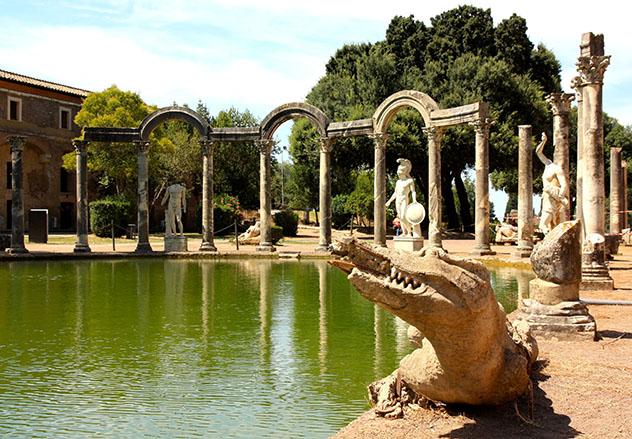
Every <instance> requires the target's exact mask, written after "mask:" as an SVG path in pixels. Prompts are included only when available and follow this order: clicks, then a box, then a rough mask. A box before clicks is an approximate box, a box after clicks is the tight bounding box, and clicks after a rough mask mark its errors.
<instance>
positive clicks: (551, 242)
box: [531, 220, 582, 284]
mask: <svg viewBox="0 0 632 439" xmlns="http://www.w3.org/2000/svg"><path fill="white" fill-rule="evenodd" d="M580 238H581V225H580V223H579V221H577V220H575V221H565V222H563V223H561V224H558V225H557V226H556V227H555V228H554V229H553V230H551V231H550V232H549V233H548V234H547V235H546V236H545V238H544V239H543V240H542V241H540V242H539V243H538V244H536V246H535V247H534V248H533V253H532V254H531V265H532V266H533V271H534V272H535V274H536V275H537V276H538V278H540V279H543V280H545V281H548V282H553V283H556V284H576V283H578V282H579V281H580V280H581V274H582V266H581V265H582V252H581V243H580Z"/></svg>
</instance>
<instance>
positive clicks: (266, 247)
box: [257, 242, 276, 252]
mask: <svg viewBox="0 0 632 439" xmlns="http://www.w3.org/2000/svg"><path fill="white" fill-rule="evenodd" d="M257 251H258V252H274V251H276V248H275V247H274V246H273V245H272V243H271V242H262V243H260V244H259V247H257Z"/></svg>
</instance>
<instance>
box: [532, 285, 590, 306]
mask: <svg viewBox="0 0 632 439" xmlns="http://www.w3.org/2000/svg"><path fill="white" fill-rule="evenodd" d="M529 297H530V298H531V299H534V300H537V301H538V302H540V303H542V304H544V305H556V304H558V303H560V302H570V301H576V300H579V282H575V283H571V284H556V283H553V282H547V281H545V280H543V279H533V280H531V281H530V282H529Z"/></svg>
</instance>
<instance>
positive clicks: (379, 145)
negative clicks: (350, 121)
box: [370, 133, 388, 247]
mask: <svg viewBox="0 0 632 439" xmlns="http://www.w3.org/2000/svg"><path fill="white" fill-rule="evenodd" d="M370 137H371V138H372V139H373V143H374V146H375V153H374V165H373V168H374V169H373V243H375V244H376V245H380V246H382V247H386V142H387V141H388V134H384V133H375V134H372V135H371V136H370Z"/></svg>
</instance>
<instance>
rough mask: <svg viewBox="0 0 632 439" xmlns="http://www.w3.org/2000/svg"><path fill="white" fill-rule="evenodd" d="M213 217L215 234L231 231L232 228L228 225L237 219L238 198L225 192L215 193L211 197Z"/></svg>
mask: <svg viewBox="0 0 632 439" xmlns="http://www.w3.org/2000/svg"><path fill="white" fill-rule="evenodd" d="M213 201H214V208H213V219H214V229H215V233H216V234H217V235H226V234H229V233H233V231H234V229H233V228H231V227H229V226H230V225H232V224H233V223H234V222H235V220H239V219H240V218H241V215H240V213H239V199H238V198H237V197H233V196H231V195H227V194H219V195H216V196H215V198H214V199H213Z"/></svg>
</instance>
